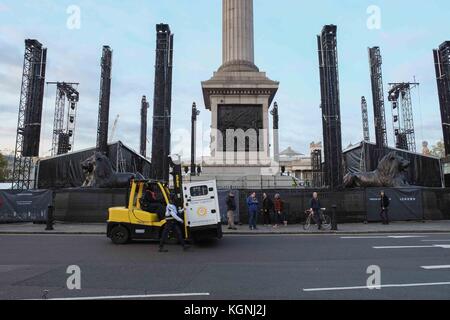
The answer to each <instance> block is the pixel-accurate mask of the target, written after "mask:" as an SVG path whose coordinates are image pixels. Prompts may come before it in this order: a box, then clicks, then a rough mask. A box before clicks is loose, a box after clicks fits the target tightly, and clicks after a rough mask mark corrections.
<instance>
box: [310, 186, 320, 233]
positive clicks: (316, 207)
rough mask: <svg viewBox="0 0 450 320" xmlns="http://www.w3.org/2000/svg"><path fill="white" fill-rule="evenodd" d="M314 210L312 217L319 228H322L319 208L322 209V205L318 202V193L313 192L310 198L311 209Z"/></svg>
mask: <svg viewBox="0 0 450 320" xmlns="http://www.w3.org/2000/svg"><path fill="white" fill-rule="evenodd" d="M310 210H311V211H312V212H314V215H313V218H314V221H315V222H316V224H317V227H318V228H319V230H322V219H321V218H320V210H322V206H321V204H320V199H319V194H318V193H317V192H314V194H313V197H312V199H311V209H310Z"/></svg>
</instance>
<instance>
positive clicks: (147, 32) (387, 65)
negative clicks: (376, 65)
mask: <svg viewBox="0 0 450 320" xmlns="http://www.w3.org/2000/svg"><path fill="white" fill-rule="evenodd" d="M221 2H222V1H221V0H163V1H156V0H146V1H144V0H127V1H119V0H97V1H93V0H81V1H80V0H70V1H65V0H34V1H31V0H28V1H24V0H0V120H1V125H0V150H1V151H11V150H12V149H13V148H14V144H15V136H16V125H17V111H18V103H19V93H20V83H21V74H22V64H23V50H24V39H26V38H35V39H38V40H39V41H40V42H41V43H43V44H44V45H45V46H46V47H47V48H48V68H47V81H66V82H80V83H81V85H80V87H79V91H80V98H81V99H80V104H79V110H78V124H77V132H76V141H75V149H78V150H79V149H84V148H87V147H91V146H94V145H95V140H96V126H97V113H98V94H99V83H100V67H99V63H100V56H101V49H102V46H103V45H110V46H111V47H112V49H113V50H114V58H113V84H112V95H111V112H110V114H111V126H112V123H113V122H114V119H115V117H116V115H120V120H119V123H118V126H117V131H116V134H115V137H114V140H119V139H120V140H122V141H123V142H124V143H125V144H127V145H129V146H131V147H132V148H134V149H136V150H138V146H139V121H140V100H141V97H142V95H147V96H148V97H150V100H152V97H153V79H154V59H155V53H154V51H155V24H157V23H161V22H164V23H168V24H170V26H171V29H172V31H173V33H174V34H175V66H174V84H173V85H174V87H173V128H172V131H173V133H174V135H173V139H172V140H173V141H172V143H173V152H174V153H180V154H182V155H183V157H188V156H189V152H190V143H189V139H190V110H191V105H192V102H193V101H195V102H197V105H198V106H200V109H201V111H202V113H201V115H200V120H201V121H200V122H201V123H200V125H201V127H202V129H199V132H202V131H203V132H204V135H203V136H204V137H203V139H199V140H203V144H202V145H201V146H200V147H199V151H198V153H199V155H205V156H206V155H207V153H208V129H209V126H210V117H211V115H210V112H209V111H207V110H205V109H204V102H203V97H202V91H201V85H200V82H201V81H203V80H207V79H209V78H210V77H211V76H212V73H213V71H215V70H216V69H217V68H218V67H219V66H220V64H221V58H222V57H221V53H222V51H221V36H222V33H221V27H222V24H221ZM73 5H75V6H76V7H75V9H76V8H79V9H80V28H77V21H75V23H74V20H73V19H72V18H73V17H74V16H73V12H74V11H72V9H73V7H71V6H73ZM373 5H375V6H377V7H378V8H379V9H380V17H381V21H375V24H373V23H372V24H369V26H371V28H369V27H368V24H367V22H368V19H369V21H372V22H373V20H372V19H371V18H373V17H375V18H376V15H375V16H373V15H372V13H373V12H375V13H376V10H375V11H373V7H371V6H373ZM254 7H255V41H256V43H255V57H256V64H257V65H258V67H259V68H260V69H261V70H263V71H266V72H267V75H268V76H269V77H270V78H271V79H273V80H277V81H280V83H281V84H280V90H279V92H278V94H277V96H276V98H275V100H276V101H277V102H278V104H279V107H280V117H281V123H280V140H281V147H282V148H286V147H288V146H292V147H293V148H294V149H295V150H297V151H300V152H303V153H308V152H309V144H310V142H312V141H320V140H321V139H322V128H321V113H320V109H319V105H320V86H319V70H318V58H317V40H316V35H317V34H319V33H320V31H321V29H322V27H323V25H325V24H336V25H337V26H338V51H339V71H340V91H341V111H342V127H343V130H342V133H343V145H344V147H346V146H347V145H348V144H349V143H350V142H352V143H356V142H358V141H360V140H362V136H363V133H362V123H361V122H362V121H361V109H360V101H361V96H362V95H364V96H366V97H367V100H368V103H369V106H370V121H371V122H370V125H371V137H372V139H374V129H373V112H372V95H371V89H370V76H369V65H368V56H367V47H369V46H375V45H376V46H380V47H381V50H382V54H383V58H384V59H383V60H384V61H383V62H384V64H383V71H384V83H385V91H387V83H388V82H403V81H413V80H414V78H415V79H416V80H417V81H418V82H420V83H421V86H420V90H416V91H414V93H413V102H414V111H415V123H416V138H417V141H418V144H419V145H420V143H421V141H423V140H427V141H429V142H430V143H431V144H434V143H435V142H436V141H438V140H440V139H442V129H441V127H440V113H439V103H438V95H437V89H436V80H435V73H434V63H433V56H432V49H433V48H435V47H437V46H438V45H439V44H441V43H442V42H443V41H444V40H450V29H449V27H448V16H449V13H450V2H448V1H446V0H434V1H410V0H384V1H374V0H371V1H365V0H339V1H335V0H323V1H302V0H279V1H273V0H254ZM68 9H70V10H68ZM368 9H369V13H368ZM375 9H376V8H375ZM68 22H69V26H70V27H68ZM378 22H379V23H380V28H376V26H377V24H378ZM74 27H75V28H74ZM374 27H375V28H374ZM54 91H56V89H55V88H54V87H48V90H46V95H45V101H44V118H43V121H44V123H43V130H42V143H41V155H49V152H50V151H49V150H50V148H51V134H52V125H53V113H54V99H55V92H54ZM386 106H387V108H386V110H387V120H388V123H387V125H388V130H389V139H390V141H391V144H392V141H393V133H392V131H393V130H392V124H391V118H392V117H391V111H390V106H389V105H388V104H387V101H386ZM150 114H152V111H150ZM150 127H151V126H150ZM150 133H151V128H149V134H150ZM199 135H200V134H199ZM149 139H150V141H151V137H149ZM150 147H151V146H150V145H149V148H150ZM419 150H420V148H419Z"/></svg>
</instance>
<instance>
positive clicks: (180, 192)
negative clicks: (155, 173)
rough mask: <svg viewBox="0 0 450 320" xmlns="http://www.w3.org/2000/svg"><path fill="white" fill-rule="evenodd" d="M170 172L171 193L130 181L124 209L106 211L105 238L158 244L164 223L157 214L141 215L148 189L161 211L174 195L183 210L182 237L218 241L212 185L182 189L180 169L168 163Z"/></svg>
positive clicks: (153, 184) (158, 184)
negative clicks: (156, 199)
mask: <svg viewBox="0 0 450 320" xmlns="http://www.w3.org/2000/svg"><path fill="white" fill-rule="evenodd" d="M170 165H171V168H172V169H173V171H172V172H171V175H172V177H173V189H172V190H170V189H169V187H168V186H167V185H166V184H164V183H162V182H160V181H155V180H136V179H132V180H131V181H130V187H129V192H128V196H127V203H126V206H125V207H116V208H110V209H109V215H108V225H107V236H108V238H110V239H111V240H112V242H113V243H114V244H126V243H128V242H130V241H132V240H159V239H160V238H161V234H162V231H163V229H164V225H165V224H166V220H164V217H160V216H158V214H157V213H152V212H148V211H144V210H143V209H142V208H141V199H142V197H143V195H144V192H145V191H146V188H148V187H150V188H151V189H152V190H154V191H156V194H157V198H158V200H159V201H160V202H161V204H162V205H163V207H164V212H165V208H166V206H167V204H168V203H169V202H170V194H171V191H172V192H173V193H174V194H175V195H176V198H177V203H176V205H177V207H181V208H184V217H182V218H184V228H183V229H184V230H183V232H184V237H185V239H186V240H190V241H198V240H202V239H205V238H217V239H221V238H222V225H221V221H220V210H219V199H218V193H217V186H216V181H203V182H195V183H187V184H185V185H184V186H183V180H182V175H181V165H180V164H174V163H173V161H172V160H170Z"/></svg>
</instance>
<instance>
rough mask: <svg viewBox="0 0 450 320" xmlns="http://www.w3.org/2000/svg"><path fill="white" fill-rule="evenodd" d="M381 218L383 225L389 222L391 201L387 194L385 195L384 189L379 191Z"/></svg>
mask: <svg viewBox="0 0 450 320" xmlns="http://www.w3.org/2000/svg"><path fill="white" fill-rule="evenodd" d="M380 196H381V201H380V202H381V213H380V215H381V220H382V221H383V224H384V225H388V224H389V205H390V203H391V201H390V200H389V196H387V195H386V194H385V193H384V191H381V193H380Z"/></svg>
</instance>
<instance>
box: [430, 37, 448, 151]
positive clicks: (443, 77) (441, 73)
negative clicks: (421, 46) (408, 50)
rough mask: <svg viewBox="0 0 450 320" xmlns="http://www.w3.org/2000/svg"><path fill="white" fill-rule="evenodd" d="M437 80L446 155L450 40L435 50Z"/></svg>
mask: <svg viewBox="0 0 450 320" xmlns="http://www.w3.org/2000/svg"><path fill="white" fill-rule="evenodd" d="M433 54H434V63H435V66H436V80H437V86H438V93H439V103H440V107H441V118H442V130H443V133H444V144H445V155H446V156H447V157H448V156H450V41H445V42H444V43H442V44H441V45H440V46H439V49H435V50H434V51H433Z"/></svg>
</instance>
